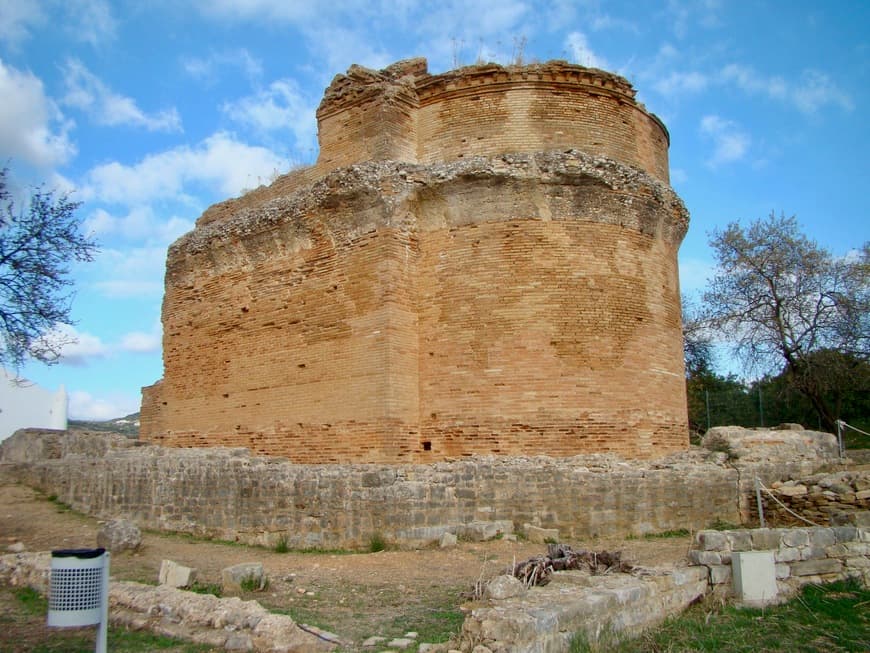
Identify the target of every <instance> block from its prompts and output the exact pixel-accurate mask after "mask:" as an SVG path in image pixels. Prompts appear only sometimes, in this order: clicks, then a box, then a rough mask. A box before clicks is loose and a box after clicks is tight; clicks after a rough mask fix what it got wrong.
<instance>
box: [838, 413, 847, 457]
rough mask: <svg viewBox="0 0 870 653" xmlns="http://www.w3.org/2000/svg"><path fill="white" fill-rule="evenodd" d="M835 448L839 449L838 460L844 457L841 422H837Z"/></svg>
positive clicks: (844, 447) (844, 449)
mask: <svg viewBox="0 0 870 653" xmlns="http://www.w3.org/2000/svg"><path fill="white" fill-rule="evenodd" d="M837 446H838V447H839V449H840V458H845V457H846V445H845V444H844V443H843V420H839V419H838V420H837Z"/></svg>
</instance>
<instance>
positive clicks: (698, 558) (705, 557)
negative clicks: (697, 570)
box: [689, 549, 722, 566]
mask: <svg viewBox="0 0 870 653" xmlns="http://www.w3.org/2000/svg"><path fill="white" fill-rule="evenodd" d="M689 562H691V563H692V564H693V565H707V566H712V565H721V564H722V556H721V555H720V554H719V553H718V552H717V551H698V550H697V549H692V550H691V551H689Z"/></svg>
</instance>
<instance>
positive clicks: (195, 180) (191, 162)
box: [82, 132, 288, 206]
mask: <svg viewBox="0 0 870 653" xmlns="http://www.w3.org/2000/svg"><path fill="white" fill-rule="evenodd" d="M287 167H288V162H287V160H286V159H284V158H282V157H280V156H278V155H277V154H275V153H274V152H272V151H271V150H268V149H266V148H264V147H257V146H252V145H248V144H246V143H242V142H240V141H238V140H236V139H235V138H234V137H233V136H232V135H230V134H227V133H225V132H218V133H216V134H214V135H212V136H210V137H209V138H207V139H205V140H204V141H202V142H201V143H200V144H199V145H197V146H195V147H190V146H187V145H183V146H179V147H176V148H173V149H171V150H167V151H165V152H159V153H157V154H151V155H149V156H147V157H145V158H144V159H143V160H142V161H140V162H139V163H136V164H134V165H124V164H122V163H118V162H112V163H107V164H104V165H100V166H97V167H96V168H93V169H92V170H91V171H90V172H89V173H88V175H87V182H86V184H85V186H84V188H83V189H82V196H83V197H84V198H85V199H90V198H94V199H97V200H101V201H103V202H109V203H113V204H120V205H125V206H135V205H138V204H147V203H149V202H152V201H156V200H161V199H176V200H182V201H183V200H185V199H186V198H187V196H188V195H187V194H188V190H189V189H188V186H189V185H198V186H200V187H205V188H206V189H207V190H209V191H213V192H215V193H218V194H219V195H221V196H223V197H226V196H235V195H238V194H239V192H240V191H241V190H242V189H244V188H251V187H256V186H258V185H259V184H260V183H262V181H263V180H266V179H269V178H270V177H272V176H273V175H274V173H275V171H276V170H277V171H281V170H286V169H287Z"/></svg>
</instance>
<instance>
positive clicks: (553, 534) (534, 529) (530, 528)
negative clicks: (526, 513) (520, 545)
mask: <svg viewBox="0 0 870 653" xmlns="http://www.w3.org/2000/svg"><path fill="white" fill-rule="evenodd" d="M523 530H524V531H525V533H526V538H527V539H528V540H529V542H534V543H536V544H546V543H548V542H558V541H559V530H558V529H556V528H541V527H540V526H535V525H533V524H525V525H523Z"/></svg>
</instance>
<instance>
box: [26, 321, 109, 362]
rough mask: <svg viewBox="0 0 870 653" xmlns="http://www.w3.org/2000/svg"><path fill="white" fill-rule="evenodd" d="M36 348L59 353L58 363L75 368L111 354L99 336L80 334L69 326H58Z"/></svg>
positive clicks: (45, 335)
mask: <svg viewBox="0 0 870 653" xmlns="http://www.w3.org/2000/svg"><path fill="white" fill-rule="evenodd" d="M36 348H37V349H43V350H48V351H52V352H57V353H59V356H58V359H57V360H58V362H59V363H61V364H62V365H71V366H73V367H81V366H82V365H86V364H87V363H88V361H89V360H92V359H94V358H102V357H104V356H107V355H108V354H109V348H108V347H107V346H106V345H105V343H103V341H102V340H100V339H99V338H98V337H97V336H94V335H91V334H89V333H83V332H80V331H78V330H77V329H76V328H75V327H74V326H71V325H69V324H58V325H56V326H55V327H54V328H53V329H52V330H51V331H49V332H48V333H45V334H44V335H43V336H42V337H41V338H40V339H39V341H38V342H37V344H36Z"/></svg>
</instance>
